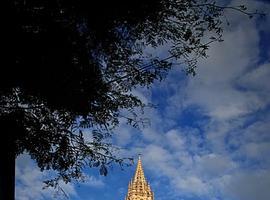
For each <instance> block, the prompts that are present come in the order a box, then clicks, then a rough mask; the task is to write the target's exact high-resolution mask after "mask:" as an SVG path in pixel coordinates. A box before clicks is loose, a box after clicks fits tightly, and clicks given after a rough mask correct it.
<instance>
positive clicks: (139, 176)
mask: <svg viewBox="0 0 270 200" xmlns="http://www.w3.org/2000/svg"><path fill="white" fill-rule="evenodd" d="M133 182H142V183H146V179H145V176H144V172H143V168H142V161H141V156H139V159H138V163H137V168H136V171H135V175H134V178H133Z"/></svg>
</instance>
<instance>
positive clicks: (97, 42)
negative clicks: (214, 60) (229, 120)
mask: <svg viewBox="0 0 270 200" xmlns="http://www.w3.org/2000/svg"><path fill="white" fill-rule="evenodd" d="M227 8H228V7H222V6H218V5H216V3H215V2H214V1H212V0H179V1H178V0H136V1H126V0H114V1H103V0H99V1H96V2H95V3H93V2H92V1H83V0H76V1H75V0H50V1H46V0H12V1H10V2H9V5H8V7H7V11H8V13H9V14H8V16H9V17H8V18H9V19H10V21H9V23H8V24H9V25H8V27H7V29H8V31H10V34H9V37H7V42H8V44H9V48H8V50H7V52H8V54H9V57H8V58H10V57H11V58H12V59H8V62H7V63H6V64H5V65H4V66H3V68H1V69H2V72H1V77H0V82H1V84H0V87H1V90H0V93H1V98H0V124H1V129H2V135H4V136H5V138H6V139H5V140H1V141H2V143H1V149H0V151H1V158H0V160H1V164H0V176H1V177H0V188H1V191H0V192H1V193H0V199H12V198H14V162H15V158H16V156H18V155H19V154H21V153H23V152H27V153H29V155H30V156H31V158H32V159H34V160H35V161H36V163H37V165H38V166H39V167H40V169H41V170H50V169H51V170H55V171H57V172H58V176H57V177H55V179H53V180H50V181H47V182H46V183H47V184H48V186H54V187H56V186H57V184H58V181H59V180H63V181H64V182H70V181H71V180H72V179H80V178H81V177H82V169H83V168H84V167H86V166H90V167H99V169H100V173H101V174H102V175H106V174H107V168H106V166H107V165H110V164H111V163H119V164H122V163H123V161H124V159H123V158H118V157H117V155H115V154H114V153H113V150H114V149H113V147H112V146H111V145H110V144H108V143H106V140H104V138H106V136H109V135H110V134H111V132H112V129H113V128H114V127H115V126H117V125H118V123H119V119H120V118H125V119H126V120H127V123H129V124H131V125H133V126H138V123H139V122H140V119H138V118H137V115H136V112H135V108H137V107H140V108H142V107H144V106H145V105H144V104H143V103H142V102H141V101H140V99H138V98H137V97H136V96H134V95H132V93H131V91H132V89H134V88H135V87H137V86H150V85H151V84H152V83H153V81H155V80H162V79H163V78H164V77H165V76H166V72H168V70H169V69H170V68H171V67H172V62H173V61H175V60H180V62H182V63H183V66H184V68H183V69H184V71H185V72H186V73H187V74H192V75H194V74H195V68H196V62H197V60H198V58H200V57H206V51H207V48H208V46H209V44H210V43H212V42H216V41H222V39H221V37H222V18H223V17H224V10H225V9H227ZM229 9H232V10H236V11H239V12H242V13H244V14H246V15H248V16H253V14H252V13H248V12H247V11H246V8H245V7H244V6H239V7H231V8H229ZM163 44H169V48H168V55H167V57H166V58H160V57H156V56H155V55H150V54H146V53H145V52H144V49H145V47H152V48H158V47H160V46H162V45H163ZM86 130H87V132H89V134H90V135H91V138H92V139H90V140H86V139H85V138H84V134H85V131H86ZM4 136H2V137H4ZM4 145H5V146H4Z"/></svg>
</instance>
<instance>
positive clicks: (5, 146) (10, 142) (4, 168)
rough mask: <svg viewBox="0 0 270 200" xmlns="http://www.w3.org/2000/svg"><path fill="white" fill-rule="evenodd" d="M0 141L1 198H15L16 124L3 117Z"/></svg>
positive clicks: (8, 199) (10, 199)
mask: <svg viewBox="0 0 270 200" xmlns="http://www.w3.org/2000/svg"><path fill="white" fill-rule="evenodd" d="M0 128H1V130H2V131H1V142H0V200H14V196H15V153H14V135H15V133H16V131H18V130H16V125H15V126H14V123H10V120H7V119H3V118H2V119H1V122H0Z"/></svg>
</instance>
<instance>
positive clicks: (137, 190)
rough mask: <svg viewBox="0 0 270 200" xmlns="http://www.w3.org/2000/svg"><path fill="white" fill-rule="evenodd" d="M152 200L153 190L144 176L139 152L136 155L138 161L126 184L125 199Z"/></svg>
mask: <svg viewBox="0 0 270 200" xmlns="http://www.w3.org/2000/svg"><path fill="white" fill-rule="evenodd" d="M136 199H142V200H154V197H153V192H152V191H151V188H150V185H149V184H148V183H147V181H146V178H145V176H144V172H143V168H142V161H141V154H139V155H138V163H137V167H136V171H135V175H134V177H133V179H132V181H131V182H130V184H129V186H128V195H127V198H126V200H136Z"/></svg>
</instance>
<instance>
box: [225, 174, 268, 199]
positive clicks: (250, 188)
mask: <svg viewBox="0 0 270 200" xmlns="http://www.w3.org/2000/svg"><path fill="white" fill-rule="evenodd" d="M220 183H221V191H222V192H223V194H224V195H225V196H226V197H230V198H232V199H233V200H235V199H236V200H254V199H256V200H269V197H270V190H269V185H270V171H266V170H260V171H255V172H254V171H243V172H239V173H237V174H233V175H227V176H224V177H223V179H222V180H221V181H220Z"/></svg>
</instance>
